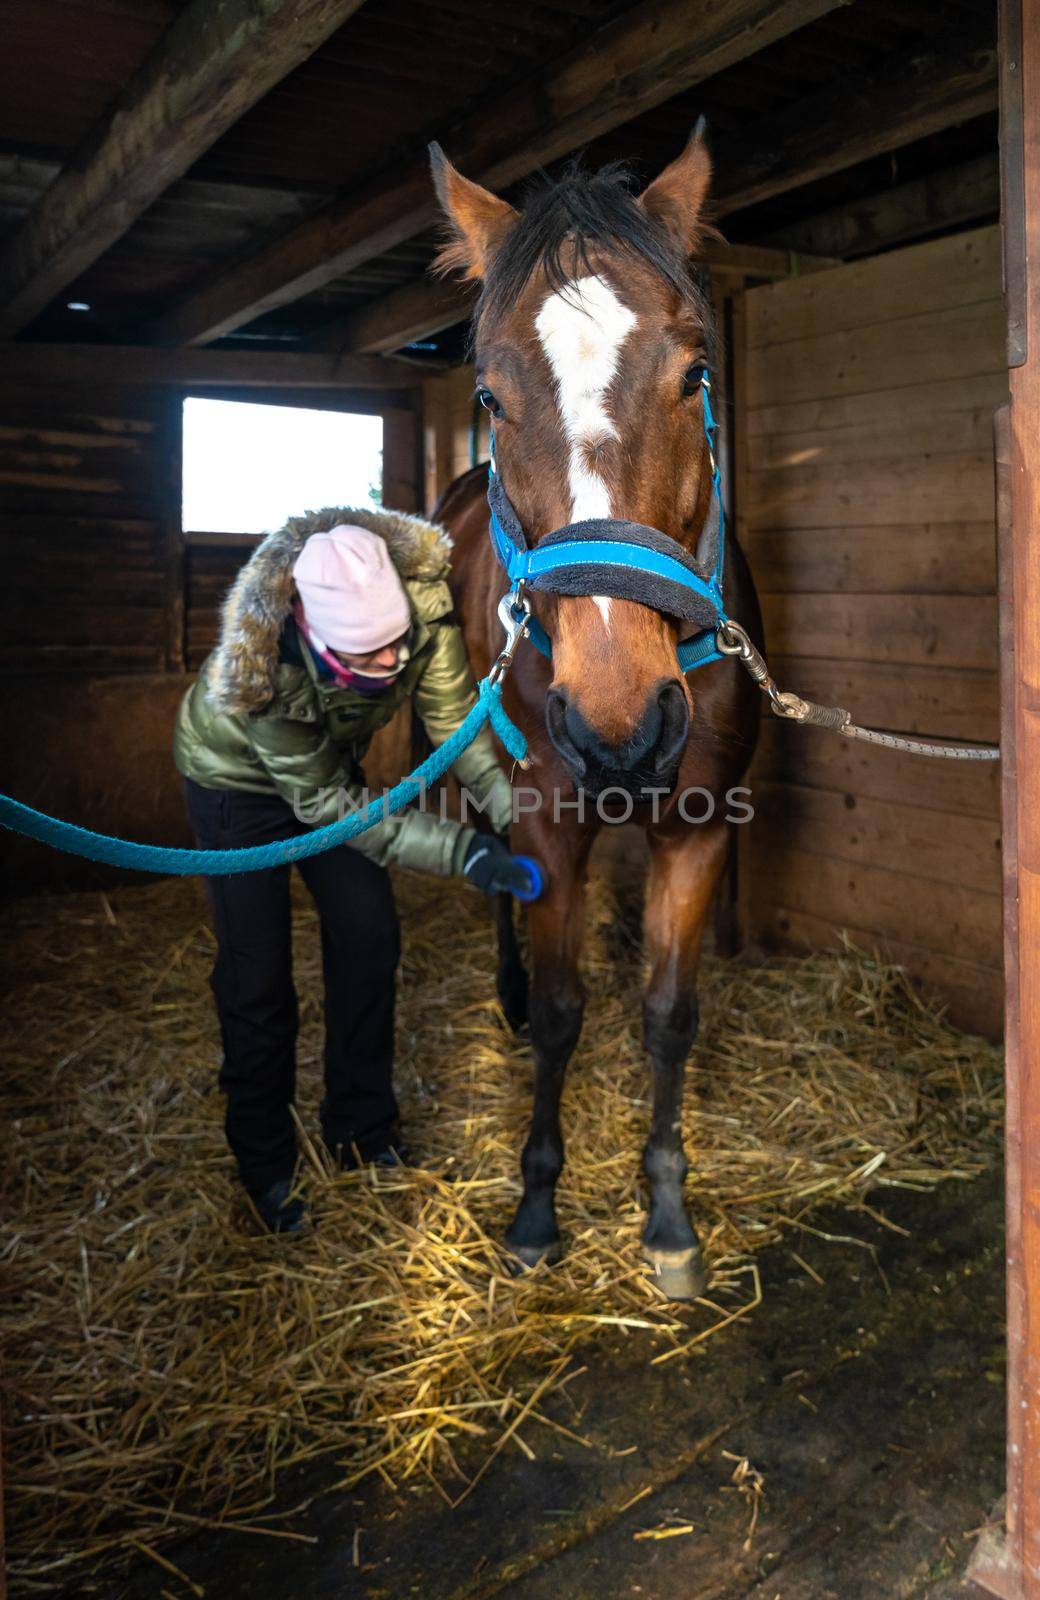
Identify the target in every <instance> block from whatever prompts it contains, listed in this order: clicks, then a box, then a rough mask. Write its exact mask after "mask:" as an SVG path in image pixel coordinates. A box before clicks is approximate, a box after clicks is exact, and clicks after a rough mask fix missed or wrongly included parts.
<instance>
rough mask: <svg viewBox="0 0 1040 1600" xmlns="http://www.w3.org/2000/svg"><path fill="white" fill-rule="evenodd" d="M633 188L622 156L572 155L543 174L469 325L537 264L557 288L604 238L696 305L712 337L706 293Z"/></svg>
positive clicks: (501, 310) (515, 292)
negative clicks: (601, 163) (554, 173)
mask: <svg viewBox="0 0 1040 1600" xmlns="http://www.w3.org/2000/svg"><path fill="white" fill-rule="evenodd" d="M632 190H633V178H632V174H631V172H630V170H629V169H628V168H627V167H625V166H624V165H622V164H620V163H614V164H612V165H610V166H606V167H602V168H601V169H600V171H599V172H588V171H586V170H585V169H584V168H582V167H581V166H580V165H579V164H578V163H573V164H571V165H569V166H568V167H567V168H566V169H565V170H564V173H563V175H562V177H559V178H555V179H548V178H544V177H543V178H542V180H541V181H540V182H539V183H538V184H537V186H536V187H535V188H534V189H532V190H530V191H529V192H528V194H527V196H526V197H525V201H524V204H523V209H522V211H521V213H520V220H519V222H516V223H514V224H513V226H512V228H511V229H510V231H509V233H508V235H507V236H506V240H505V243H504V244H503V246H502V248H501V250H500V251H499V253H498V255H497V256H496V257H495V259H494V261H493V262H492V264H491V268H490V271H489V272H488V275H487V277H486V279H485V280H484V287H483V290H482V292H481V295H480V300H479V302H478V304H477V309H476V315H475V317H474V322H473V326H474V329H476V327H477V325H478V324H479V322H480V320H481V319H482V318H483V317H485V316H491V317H496V316H501V315H503V314H505V313H506V312H507V311H509V310H511V309H512V307H513V306H514V305H515V304H516V302H517V300H518V298H519V296H520V295H521V294H522V293H523V290H524V289H525V288H526V286H527V284H528V282H529V280H530V278H531V276H532V274H533V273H535V272H536V271H538V269H539V268H540V269H541V270H542V271H544V273H545V275H546V278H547V279H548V282H549V286H550V288H552V289H555V290H559V289H562V288H564V287H565V285H566V284H567V283H569V282H570V280H571V278H572V277H573V276H574V275H575V272H576V271H586V272H587V271H590V270H591V268H590V263H589V250H590V247H591V246H593V245H597V244H609V245H612V246H614V247H615V248H617V249H621V250H622V251H625V252H627V253H628V254H630V255H632V256H635V257H638V258H639V259H641V260H643V261H645V262H647V263H648V265H649V266H651V267H652V268H653V269H654V271H655V272H656V273H657V274H658V275H659V276H660V277H661V278H663V279H664V281H665V282H666V283H667V284H669V285H670V287H671V288H673V289H674V290H675V291H676V293H677V294H679V295H680V296H681V297H682V298H683V299H684V300H686V301H688V302H690V303H691V304H692V305H693V306H694V307H695V309H696V311H697V314H698V316H699V317H700V318H701V321H702V323H703V326H704V329H705V334H706V335H707V337H708V338H709V339H712V338H713V334H714V317H713V315H712V306H711V300H710V298H709V296H707V295H706V294H705V293H704V292H703V290H702V289H701V288H700V286H699V285H698V284H697V283H696V282H695V280H694V278H693V276H692V275H691V273H690V269H689V264H688V262H687V260H686V259H685V257H684V256H683V255H682V252H681V251H680V250H679V249H678V248H677V247H676V246H675V245H674V244H673V242H672V240H671V238H670V237H669V235H668V234H667V233H666V232H665V230H664V228H663V227H661V225H660V224H659V223H658V222H656V221H655V219H654V218H653V217H651V216H650V215H649V214H648V213H647V212H646V211H644V210H643V208H642V206H641V205H639V203H638V201H637V200H636V198H635V195H634V194H633V192H632ZM565 256H566V261H567V265H566V266H565V265H564V259H565Z"/></svg>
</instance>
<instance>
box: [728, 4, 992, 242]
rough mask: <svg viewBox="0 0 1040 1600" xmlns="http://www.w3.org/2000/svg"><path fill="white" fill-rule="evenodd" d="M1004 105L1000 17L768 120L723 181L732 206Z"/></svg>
mask: <svg viewBox="0 0 1040 1600" xmlns="http://www.w3.org/2000/svg"><path fill="white" fill-rule="evenodd" d="M996 106H997V48H996V40H995V38H994V34H993V26H992V18H991V17H989V16H980V20H979V22H978V24H977V25H976V27H974V28H973V29H972V30H971V31H970V33H967V34H963V35H961V36H960V37H957V38H952V39H947V40H945V41H944V42H943V43H942V44H941V45H937V46H936V47H935V48H934V49H931V50H927V51H922V52H921V53H920V54H918V55H916V56H906V55H905V54H903V53H902V52H900V53H899V54H898V55H897V56H896V57H894V58H892V57H890V58H889V59H888V60H887V61H885V62H883V63H882V65H881V67H880V68H879V69H878V70H876V71H875V72H871V73H857V74H855V75H849V76H846V77H843V78H842V79H841V81H840V82H838V83H836V84H834V85H833V86H831V87H829V88H827V89H823V90H821V91H820V92H819V93H817V94H815V95H811V96H809V97H808V98H806V99H803V100H800V101H798V103H797V104H796V105H795V106H792V107H791V108H790V110H788V111H785V112H782V113H780V114H779V115H777V116H773V115H771V116H768V117H763V118H761V119H759V121H758V122H757V123H756V124H755V125H754V127H752V128H751V129H750V131H749V132H748V133H747V134H746V135H745V136H744V137H743V138H741V139H740V140H739V141H737V142H735V143H731V144H729V145H727V146H726V148H725V150H721V151H720V152H719V155H720V164H719V172H718V176H717V179H716V182H715V184H714V187H713V194H714V198H715V205H716V208H717V210H718V212H719V214H720V215H722V216H728V215H730V214H731V213H733V212H734V211H741V210H743V209H744V208H745V207H747V206H752V205H757V204H758V203H759V201H762V200H768V199H770V198H771V197H772V196H773V195H777V194H785V193H787V192H788V191H789V190H791V189H796V188H799V187H801V186H802V185H804V184H807V183H812V182H813V181H814V180H815V179H817V178H823V177H826V176H828V174H830V173H832V172H841V171H843V170H844V169H845V168H846V167H852V166H855V165H856V163H857V162H860V161H868V160H869V159H870V158H871V157H872V156H879V155H887V154H888V152H889V151H891V150H898V149H899V147H900V146H901V145H904V144H911V143H912V142H913V141H914V140H915V139H923V138H926V137H927V136H928V135H929V134H933V133H941V132H942V130H943V129H944V128H950V127H953V126H954V124H955V123H958V122H967V121H968V120H969V119H970V118H971V117H977V116H981V115H982V114H983V113H984V112H986V111H994V110H995V109H996Z"/></svg>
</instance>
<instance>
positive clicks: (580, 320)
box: [535, 277, 636, 522]
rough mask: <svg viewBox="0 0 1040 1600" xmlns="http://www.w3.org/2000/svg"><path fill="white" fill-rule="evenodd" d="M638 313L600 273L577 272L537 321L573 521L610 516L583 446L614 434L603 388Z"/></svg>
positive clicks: (602, 488) (600, 482)
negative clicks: (566, 462) (565, 452)
mask: <svg viewBox="0 0 1040 1600" xmlns="http://www.w3.org/2000/svg"><path fill="white" fill-rule="evenodd" d="M635 325H636V317H635V314H634V313H633V312H631V311H630V310H629V309H628V307H627V306H626V305H623V304H622V302H621V301H620V300H619V299H618V297H617V295H616V294H615V293H614V291H613V289H612V288H611V287H610V284H609V283H606V282H605V281H604V279H603V278H598V277H596V278H592V277H589V278H577V279H575V281H574V282H573V283H569V284H567V285H566V287H565V288H563V289H560V290H557V291H556V293H555V294H551V295H549V297H548V299H547V300H546V302H545V304H544V305H543V306H542V309H541V311H539V313H538V316H537V317H536V318H535V327H536V328H537V330H538V337H539V339H540V340H541V342H542V349H543V350H544V351H545V354H546V356H547V357H548V360H549V365H550V367H551V368H552V373H553V377H554V378H555V380H556V398H557V400H558V402H559V407H560V418H561V421H562V422H563V427H564V432H565V433H566V435H567V438H568V440H569V442H570V446H571V459H570V471H569V474H568V476H569V479H570V488H571V521H572V522H583V521H585V520H586V518H589V517H609V516H610V514H611V512H610V496H609V494H608V493H607V486H606V484H605V483H604V482H603V479H602V478H601V477H600V476H599V475H598V474H597V473H595V472H592V471H590V470H589V468H588V467H587V466H586V464H585V447H587V446H588V445H590V444H597V443H599V442H600V441H601V440H603V439H616V438H617V429H616V428H615V426H614V419H613V417H612V416H611V415H610V412H609V411H608V410H607V407H606V393H607V390H608V389H609V387H610V384H611V382H612V380H613V378H614V375H615V373H616V372H617V367H618V356H619V354H620V351H621V346H622V345H623V344H624V342H625V340H626V339H627V338H628V335H629V334H630V333H631V332H632V329H633V328H634V327H635Z"/></svg>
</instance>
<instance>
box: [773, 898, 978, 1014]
mask: <svg viewBox="0 0 1040 1600" xmlns="http://www.w3.org/2000/svg"><path fill="white" fill-rule="evenodd" d="M843 929H844V931H847V932H848V934H849V935H850V937H851V938H852V939H853V941H854V943H856V944H857V945H859V947H860V948H861V949H863V950H870V951H874V950H878V951H879V952H880V954H881V955H882V956H883V957H884V958H885V959H887V960H889V961H893V962H895V963H896V964H897V965H899V966H901V967H905V968H906V970H907V972H908V973H909V974H910V976H911V977H912V978H915V979H916V980H917V982H918V983H920V984H921V986H922V988H924V989H925V990H926V991H928V992H930V993H931V994H933V995H934V996H935V997H936V998H937V999H938V1000H941V1001H944V1002H945V1003H946V1006H947V1009H948V1013H949V1017H950V1020H951V1021H952V1022H953V1023H954V1024H955V1025H956V1026H957V1027H960V1028H965V1029H967V1030H968V1031H969V1032H972V1033H980V1034H982V1035H983V1037H984V1038H987V1039H998V1038H999V1037H1000V1031H1001V1021H1002V1012H1003V998H1004V994H1003V990H1004V986H1003V982H1002V980H1001V975H1000V973H999V972H997V971H995V970H994V969H993V968H992V967H987V966H984V965H980V964H979V963H978V962H974V961H959V960H957V959H956V958H955V957H953V956H948V955H946V954H945V953H944V952H943V951H938V950H929V949H925V948H924V947H923V946H921V945H916V944H909V943H908V942H907V941H906V940H905V939H898V938H892V937H888V938H879V937H878V935H877V934H876V933H875V932H874V930H873V929H871V928H857V927H855V926H853V925H852V924H851V923H847V922H846V923H845V924H843V925H842V927H838V926H837V925H836V924H835V923H832V922H828V921H827V920H826V918H824V917H817V916H813V915H812V913H811V912H805V911H795V910H793V909H792V908H791V907H790V906H783V905H774V904H772V903H771V902H764V903H762V904H760V905H758V906H756V923H755V937H756V938H757V939H759V940H760V941H761V942H762V944H764V945H765V946H766V947H767V948H768V949H773V950H775V949H785V950H796V951H805V952H807V953H809V952H815V951H817V950H826V949H828V948H834V947H838V946H840V944H841V943H842V931H843Z"/></svg>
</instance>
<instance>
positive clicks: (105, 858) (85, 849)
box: [0, 678, 527, 878]
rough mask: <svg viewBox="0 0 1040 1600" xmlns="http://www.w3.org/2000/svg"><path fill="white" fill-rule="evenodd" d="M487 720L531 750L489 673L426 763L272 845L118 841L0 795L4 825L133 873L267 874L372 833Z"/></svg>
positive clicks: (512, 744) (509, 741)
mask: <svg viewBox="0 0 1040 1600" xmlns="http://www.w3.org/2000/svg"><path fill="white" fill-rule="evenodd" d="M488 722H490V724H491V726H492V728H494V730H495V732H496V733H497V735H498V737H499V738H500V739H501V741H502V743H503V745H504V746H505V748H506V749H507V750H508V752H509V754H510V755H511V756H512V757H513V759H514V760H515V761H522V760H523V759H524V757H525V756H526V754H527V740H526V739H525V738H524V736H523V734H522V733H521V732H520V729H519V728H518V727H516V725H515V724H514V723H513V722H512V721H511V720H510V718H509V716H508V714H507V713H506V710H505V708H504V707H503V705H502V690H501V688H500V687H499V685H498V684H492V683H489V682H488V680H487V679H486V678H484V679H482V681H481V682H480V683H479V684H478V685H477V703H476V705H475V706H473V708H472V710H471V711H470V712H469V713H468V714H467V715H466V717H464V718H463V720H462V722H460V723H459V726H458V727H457V728H456V729H455V732H454V733H453V734H450V735H449V737H448V738H447V739H445V741H444V743H443V744H442V745H438V747H437V749H436V750H434V751H433V753H432V754H431V755H429V756H428V757H427V758H426V760H425V761H424V762H423V763H422V765H421V766H419V767H416V769H415V771H414V772H413V773H411V774H410V775H409V776H408V777H407V778H402V779H401V781H400V783H398V784H395V785H394V787H393V788H392V789H390V790H389V791H388V792H387V793H386V794H385V795H380V796H379V798H378V800H373V801H371V802H370V803H369V804H368V805H367V806H366V807H365V809H364V810H363V811H357V812H355V813H354V815H353V816H350V817H343V818H342V819H341V820H340V821H339V822H330V823H328V825H327V826H326V827H324V828H315V829H314V830H313V832H311V833H304V834H300V835H299V836H298V837H297V838H295V839H278V840H276V841H275V843H274V844H258V845H253V846H251V847H250V848H249V849H246V850H180V849H172V848H167V847H166V846H164V845H154V844H132V843H131V842H130V841H129V840H128V839H114V838H112V837H111V835H109V834H106V833H92V832H91V830H90V829H89V828H79V827H77V826H76V824H75V823H73V822H62V821H61V820H60V819H59V818H58V817H48V816H46V815H45V813H44V812H42V811H34V810H33V809H32V807H31V806H25V805H22V804H21V802H20V801H18V800H12V799H10V798H9V797H8V796H7V795H0V827H4V828H9V829H11V831H12V832H14V833H23V834H25V835H26V836H27V837H28V838H30V839H38V840H39V842H40V843H41V844H49V845H53V846H54V848H55V849H57V850H65V851H67V852H68V853H69V854H70V855H75V856H83V857H85V858H86V860H87V861H102V862H104V863H105V864H106V866H110V867H130V868H132V869H133V870H134V871H136V872H162V873H172V874H173V875H174V876H175V877H181V878H186V877H190V876H191V875H192V874H193V873H197V872H198V873H204V874H205V875H206V876H207V877H228V876H230V875H231V874H233V873H239V872H262V871H264V870H265V869H266V868H268V867H281V866H284V865H285V864H286V862H290V861H305V860H306V859H307V858H308V856H320V855H322V854H323V853H324V852H325V851H326V850H334V849H335V848H336V846H337V845H340V844H346V843H347V842H348V840H350V839H356V838H357V837H358V835H359V834H361V833H367V831H368V829H369V828H374V827H375V826H376V825H377V824H378V823H380V822H382V821H383V820H384V818H386V817H388V816H393V815H394V813H395V812H398V811H401V810H403V808H404V807H405V806H407V805H410V804H411V802H412V801H413V800H418V799H419V798H420V796H421V795H422V794H423V793H424V792H425V790H426V789H428V788H429V787H430V785H431V784H434V783H437V782H438V780H439V779H440V778H442V777H443V776H444V774H445V773H446V772H447V770H448V768H449V767H450V766H451V765H452V763H453V762H455V761H457V760H458V758H459V756H460V755H461V754H462V752H463V751H464V750H466V749H468V747H469V746H470V745H471V744H472V743H473V741H474V739H475V738H476V737H477V735H478V734H479V733H480V731H481V729H482V728H483V727H484V725H485V723H488Z"/></svg>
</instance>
